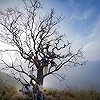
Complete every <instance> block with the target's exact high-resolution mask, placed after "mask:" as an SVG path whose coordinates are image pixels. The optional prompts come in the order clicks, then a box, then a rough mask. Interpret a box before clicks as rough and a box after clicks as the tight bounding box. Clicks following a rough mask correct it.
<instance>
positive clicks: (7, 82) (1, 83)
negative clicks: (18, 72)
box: [0, 72, 21, 89]
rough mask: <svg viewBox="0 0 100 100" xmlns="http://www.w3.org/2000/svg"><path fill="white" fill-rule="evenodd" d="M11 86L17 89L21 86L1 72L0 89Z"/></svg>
mask: <svg viewBox="0 0 100 100" xmlns="http://www.w3.org/2000/svg"><path fill="white" fill-rule="evenodd" d="M9 86H13V87H16V88H17V87H20V86H21V84H20V83H19V82H18V81H17V80H15V79H14V78H13V77H12V76H10V75H9V74H7V73H3V72H0V89H2V87H3V88H4V87H9Z"/></svg>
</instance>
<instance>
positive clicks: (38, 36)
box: [0, 0, 84, 86]
mask: <svg viewBox="0 0 100 100" xmlns="http://www.w3.org/2000/svg"><path fill="white" fill-rule="evenodd" d="M24 4H25V9H24V11H23V10H20V9H18V8H15V9H13V8H8V9H6V10H5V11H0V41H2V42H5V43H6V44H8V45H11V46H12V47H13V48H14V49H12V48H10V49H6V50H1V53H2V54H4V53H6V54H9V57H10V58H11V62H8V63H7V62H6V61H5V60H4V59H1V61H2V62H3V63H4V64H5V65H6V66H5V68H3V69H4V70H11V74H12V75H13V76H14V77H15V79H17V80H18V81H20V82H21V83H22V84H24V82H27V83H29V84H31V85H32V86H34V82H36V83H38V84H40V85H43V80H44V78H45V77H46V76H48V75H50V74H52V75H54V76H55V77H57V78H59V77H60V78H62V76H61V75H59V74H57V71H59V70H60V69H61V68H62V67H66V69H69V68H71V67H76V66H77V65H82V64H84V61H82V59H83V54H82V51H81V49H79V50H77V52H74V51H73V50H72V49H71V43H70V42H69V41H68V40H67V41H65V42H64V41H63V35H62V34H60V33H59V29H58V25H59V23H60V22H61V21H62V20H63V19H62V17H61V16H59V17H56V16H55V11H54V9H51V10H50V12H49V13H48V14H46V15H44V16H43V14H42V16H40V15H39V14H40V10H41V8H42V5H41V3H40V1H39V0H24ZM11 52H15V53H16V56H15V57H12V55H10V53H11ZM29 69H32V71H33V74H32V75H30V74H29V73H28V71H29ZM26 77H27V78H26Z"/></svg>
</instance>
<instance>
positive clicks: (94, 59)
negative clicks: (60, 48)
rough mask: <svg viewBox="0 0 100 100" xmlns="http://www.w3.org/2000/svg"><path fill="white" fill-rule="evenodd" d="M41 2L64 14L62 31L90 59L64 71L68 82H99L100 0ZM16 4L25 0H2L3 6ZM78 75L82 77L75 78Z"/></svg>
mask: <svg viewBox="0 0 100 100" xmlns="http://www.w3.org/2000/svg"><path fill="white" fill-rule="evenodd" d="M41 2H42V3H43V5H44V6H43V9H45V8H46V9H47V10H49V9H50V8H54V9H55V10H56V13H57V14H58V15H62V16H64V20H63V21H62V23H61V24H60V25H61V27H60V28H61V32H62V33H64V34H65V35H66V38H67V39H69V40H70V41H71V42H72V43H73V44H72V45H73V47H74V48H83V50H84V53H85V56H86V58H87V59H88V61H89V62H88V64H87V66H86V67H85V68H80V69H79V68H76V69H74V71H73V70H70V71H68V72H67V73H66V72H65V73H66V75H67V78H69V81H70V82H69V83H71V82H74V83H75V82H76V84H77V83H79V84H82V83H84V84H85V83H86V84H87V82H88V80H89V79H90V80H91V81H89V82H90V85H94V86H96V85H97V84H100V79H99V78H98V77H97V76H100V74H99V71H98V69H99V70H100V68H99V67H100V33H99V32H100V5H99V4H100V0H41ZM14 6H17V7H20V8H21V7H22V6H23V4H22V1H21V0H0V9H4V8H7V7H14ZM77 77H78V79H79V80H77V81H76V79H77ZM81 79H83V80H81ZM94 79H95V80H94ZM49 81H52V80H49ZM52 82H53V81H52ZM48 83H49V82H46V83H45V84H46V85H47V84H48ZM96 83H97V84H96ZM49 86H50V85H49ZM98 87H99V86H98ZM99 88H100V87H99Z"/></svg>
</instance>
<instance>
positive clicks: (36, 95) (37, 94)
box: [21, 83, 44, 100]
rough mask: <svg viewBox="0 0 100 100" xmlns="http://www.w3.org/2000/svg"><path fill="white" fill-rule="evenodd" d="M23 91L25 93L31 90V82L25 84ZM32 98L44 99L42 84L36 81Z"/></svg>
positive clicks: (34, 99) (36, 99)
mask: <svg viewBox="0 0 100 100" xmlns="http://www.w3.org/2000/svg"><path fill="white" fill-rule="evenodd" d="M21 92H22V94H23V95H25V94H27V93H28V92H30V84H28V83H27V84H24V85H23V87H22V90H21ZM32 100H44V93H43V92H42V91H41V89H40V86H39V85H38V84H37V83H35V85H34V88H33V92H32Z"/></svg>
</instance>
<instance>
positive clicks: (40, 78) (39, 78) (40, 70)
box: [37, 68, 43, 86]
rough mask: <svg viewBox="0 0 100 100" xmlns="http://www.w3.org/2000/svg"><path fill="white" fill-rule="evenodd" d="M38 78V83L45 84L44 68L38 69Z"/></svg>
mask: <svg viewBox="0 0 100 100" xmlns="http://www.w3.org/2000/svg"><path fill="white" fill-rule="evenodd" d="M37 80H38V84H39V85H42V86H43V68H39V69H38V70H37Z"/></svg>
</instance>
